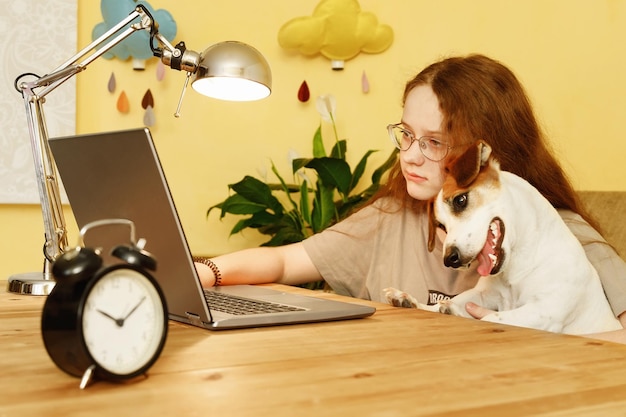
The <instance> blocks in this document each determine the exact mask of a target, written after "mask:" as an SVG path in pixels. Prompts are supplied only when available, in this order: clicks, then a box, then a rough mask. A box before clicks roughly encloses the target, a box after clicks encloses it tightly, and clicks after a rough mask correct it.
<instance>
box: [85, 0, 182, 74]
mask: <svg viewBox="0 0 626 417" xmlns="http://www.w3.org/2000/svg"><path fill="white" fill-rule="evenodd" d="M138 4H143V5H144V6H146V8H147V9H148V11H149V12H150V14H151V15H152V17H153V18H154V20H156V21H157V22H158V23H159V32H160V33H161V34H162V35H163V36H164V37H165V39H167V40H168V41H172V40H173V39H174V37H176V22H175V21H174V18H173V17H172V15H171V14H170V12H168V11H167V10H165V9H159V10H154V8H153V7H152V6H151V5H150V4H148V2H146V1H137V0H101V2H100V10H101V12H102V17H103V19H104V21H103V22H100V23H98V24H97V25H96V26H95V27H94V28H93V31H92V32H91V37H92V39H94V40H95V39H97V38H98V37H100V36H102V35H103V34H104V33H106V31H108V30H109V29H110V28H112V27H113V26H115V25H116V24H118V23H119V22H120V21H122V20H123V19H124V18H126V17H127V16H128V15H129V14H130V13H131V12H132V11H133V10H135V8H136V7H137V5H138ZM137 21H138V19H137ZM133 23H134V22H133ZM127 26H129V25H127ZM124 29H126V27H125V28H124ZM149 39H150V35H149V33H148V32H147V31H145V30H142V31H139V32H136V33H133V34H132V35H131V36H129V37H128V38H126V39H124V40H123V41H122V42H120V43H119V44H117V45H115V46H114V47H113V48H112V49H111V50H109V51H108V52H106V53H105V54H104V55H103V57H104V58H107V59H112V58H119V59H121V60H122V61H125V60H127V59H128V58H131V57H132V58H134V60H136V61H139V62H135V63H134V65H138V66H141V65H142V64H141V61H143V60H146V59H148V58H152V51H151V50H150V40H149ZM136 69H143V68H141V67H140V68H136Z"/></svg>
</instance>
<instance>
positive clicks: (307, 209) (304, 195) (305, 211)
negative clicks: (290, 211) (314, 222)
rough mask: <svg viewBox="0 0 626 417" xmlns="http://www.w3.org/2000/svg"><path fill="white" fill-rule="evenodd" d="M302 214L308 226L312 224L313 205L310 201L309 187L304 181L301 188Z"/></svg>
mask: <svg viewBox="0 0 626 417" xmlns="http://www.w3.org/2000/svg"><path fill="white" fill-rule="evenodd" d="M300 214H302V219H303V220H304V221H305V223H306V224H311V203H310V201H309V187H308V186H307V183H306V181H302V186H301V187H300Z"/></svg>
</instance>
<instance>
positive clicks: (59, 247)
mask: <svg viewBox="0 0 626 417" xmlns="http://www.w3.org/2000/svg"><path fill="white" fill-rule="evenodd" d="M138 17H139V18H140V20H139V22H137V23H134V24H132V25H130V26H129V27H128V28H127V29H125V30H124V31H123V32H121V33H118V32H119V31H120V30H122V29H123V28H124V27H125V26H126V25H128V24H129V23H131V22H132V21H133V20H135V19H137V18H138ZM138 30H149V31H150V40H151V45H150V48H151V49H152V51H153V53H154V55H155V56H164V55H165V56H167V57H168V59H170V57H171V59H174V60H175V59H178V58H177V55H178V56H182V55H184V51H182V52H181V51H180V50H177V49H176V48H174V47H173V46H172V45H171V44H170V43H169V42H167V40H166V39H165V38H164V37H163V36H162V35H161V34H160V33H159V32H158V24H157V23H156V22H155V21H154V19H153V18H152V16H151V15H150V13H149V12H148V10H147V9H146V8H145V7H144V6H143V5H138V6H137V7H136V8H135V10H134V11H132V12H131V13H130V14H129V15H128V17H126V18H125V19H123V20H122V21H120V22H119V23H118V24H117V25H115V26H114V27H112V28H111V29H109V30H108V31H107V32H106V33H104V34H103V35H102V36H100V37H99V38H98V39H96V40H94V41H93V42H92V43H91V44H89V45H88V46H86V47H85V48H83V49H82V50H81V51H79V52H78V53H77V54H76V55H74V56H73V57H71V58H69V59H68V60H67V61H65V62H64V63H63V64H61V65H60V66H59V67H57V68H56V69H54V70H53V71H52V72H50V73H48V74H46V75H44V76H42V77H39V76H36V75H34V74H22V75H20V76H18V78H17V79H16V80H15V87H16V89H17V90H18V91H19V92H21V93H22V97H23V99H24V105H25V109H26V117H27V122H28V131H29V136H30V142H31V149H32V152H33V160H34V164H35V175H36V177H37V186H38V191H39V197H40V202H41V208H42V215H43V222H44V235H45V243H44V256H45V260H44V276H46V275H47V274H48V271H49V267H50V263H51V262H53V261H54V260H55V259H56V258H57V257H58V256H59V255H60V254H62V253H63V252H64V251H65V249H66V248H67V246H68V242H67V228H66V223H65V218H64V215H63V207H62V203H61V198H60V195H61V193H60V188H59V183H58V175H57V172H56V166H55V164H54V159H53V157H52V152H51V150H50V146H49V144H48V138H49V137H48V130H47V127H46V121H45V116H44V112H43V103H44V102H45V96H46V95H48V94H49V93H50V92H51V91H53V90H55V89H56V88H57V87H59V86H60V85H61V84H63V83H64V82H66V81H68V80H69V79H70V78H72V77H73V76H74V75H76V74H78V73H79V72H81V71H84V70H85V69H86V67H87V65H89V64H90V63H91V62H93V61H95V60H96V59H97V58H99V57H100V56H102V55H103V54H104V53H106V52H107V51H109V50H110V49H111V48H113V47H114V46H115V45H117V44H119V43H120V42H122V41H123V40H124V39H126V38H127V37H129V36H130V35H132V34H133V33H135V32H136V31H138ZM114 35H116V36H115V37H113V36H114ZM153 39H156V40H157V42H158V45H159V46H160V47H162V48H164V50H165V53H164V52H163V50H161V49H158V48H155V47H154V45H152V42H153ZM94 49H95V51H93V50H94ZM92 51H93V52H92ZM89 53H91V55H89V56H87V55H88V54H89ZM81 60H82V61H81ZM79 61H80V62H79ZM194 70H195V68H194ZM27 76H35V77H37V78H35V79H34V80H30V81H23V80H22V79H23V78H24V77H27ZM36 90H39V91H36Z"/></svg>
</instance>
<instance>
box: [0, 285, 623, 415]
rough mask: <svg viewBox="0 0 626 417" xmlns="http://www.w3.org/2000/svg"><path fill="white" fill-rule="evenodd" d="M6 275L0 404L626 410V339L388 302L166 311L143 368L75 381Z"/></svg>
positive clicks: (336, 410)
mask: <svg viewBox="0 0 626 417" xmlns="http://www.w3.org/2000/svg"><path fill="white" fill-rule="evenodd" d="M2 284H5V283H2ZM5 288H6V285H3V286H2V289H1V290H0V291H1V292H0V369H2V373H3V376H2V379H1V380H0V381H1V382H0V415H2V416H20V417H23V416H31V415H32V416H42V415H46V416H79V415H80V416H100V415H102V416H115V415H132V416H155V415H180V416H207V415H223V416H265V415H270V413H271V415H273V416H324V415H329V416H342V415H346V416H420V415H428V416H444V415H445V416H473V415H481V416H485V415H506V416H528V415H542V416H566V415H567V416H573V415H603V416H611V415H624V410H626V396H625V395H624V392H626V366H625V365H624V364H625V363H626V346H624V345H618V344H612V343H608V342H601V341H596V340H592V339H586V338H581V337H575V336H565V335H557V334H551V333H546V332H540V331H535V330H530V329H523V328H515V327H508V326H503V325H495V324H490V323H483V322H480V321H475V320H468V319H462V318H458V317H450V316H444V315H441V314H437V313H430V312H424V311H418V310H409V309H398V308H393V307H390V306H387V305H383V304H375V306H376V307H377V308H378V311H377V312H376V314H374V315H373V316H372V317H370V318H367V319H360V320H352V321H340V322H330V323H319V324H307V325H291V326H283V327H267V328H259V329H246V330H232V331H221V332H211V331H207V330H202V329H198V328H194V327H191V326H187V325H183V324H180V323H175V322H170V333H169V335H168V340H167V343H166V346H165V349H164V351H163V353H162V355H161V357H160V358H159V360H158V361H157V363H156V364H155V365H154V366H153V367H152V369H151V370H150V372H149V373H148V375H147V376H146V377H140V378H137V379H135V380H133V381H131V382H127V383H123V384H113V383H107V382H101V381H100V382H95V383H93V384H92V385H90V386H89V387H88V388H87V389H86V390H83V391H81V390H80V389H79V388H78V384H79V380H78V379H77V378H74V377H71V376H69V375H66V374H65V373H63V372H62V371H60V370H59V369H57V368H56V367H55V365H54V364H53V363H52V361H51V360H50V359H49V357H48V356H47V354H46V352H45V348H44V346H43V342H42V340H41V335H40V328H39V326H40V324H39V320H40V314H41V308H42V305H43V303H44V301H45V299H44V298H43V297H32V296H20V295H15V294H8V293H6V290H5ZM280 288H281V289H283V290H287V291H295V292H307V291H306V290H302V289H299V288H291V287H284V286H280ZM311 294H314V295H316V296H321V297H331V298H337V299H342V300H349V301H353V302H360V303H367V302H364V301H361V300H351V299H346V298H343V297H339V296H336V295H333V294H324V293H311Z"/></svg>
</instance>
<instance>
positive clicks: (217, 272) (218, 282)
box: [193, 256, 222, 287]
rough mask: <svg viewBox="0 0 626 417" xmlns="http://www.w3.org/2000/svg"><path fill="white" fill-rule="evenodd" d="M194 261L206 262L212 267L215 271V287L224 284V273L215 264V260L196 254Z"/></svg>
mask: <svg viewBox="0 0 626 417" xmlns="http://www.w3.org/2000/svg"><path fill="white" fill-rule="evenodd" d="M193 261H194V262H198V263H201V264H204V265H206V266H208V267H209V268H211V272H213V276H214V277H215V283H214V284H213V286H214V287H219V286H220V285H222V274H221V273H220V270H219V268H218V267H217V265H215V262H213V261H212V260H211V259H209V258H202V257H199V256H198V257H196V256H194V257H193Z"/></svg>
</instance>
